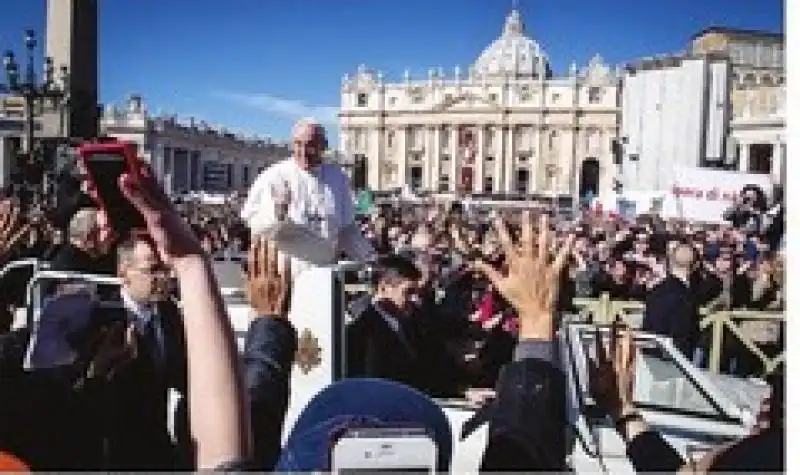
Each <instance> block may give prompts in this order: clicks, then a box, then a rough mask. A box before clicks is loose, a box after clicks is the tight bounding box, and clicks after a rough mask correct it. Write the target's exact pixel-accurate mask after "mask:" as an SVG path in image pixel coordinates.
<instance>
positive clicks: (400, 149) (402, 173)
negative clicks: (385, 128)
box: [394, 126, 408, 188]
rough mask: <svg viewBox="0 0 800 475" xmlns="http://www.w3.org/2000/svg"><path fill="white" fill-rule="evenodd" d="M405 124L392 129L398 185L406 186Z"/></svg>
mask: <svg viewBox="0 0 800 475" xmlns="http://www.w3.org/2000/svg"><path fill="white" fill-rule="evenodd" d="M407 130H408V129H407V128H406V126H402V127H400V128H399V129H396V130H395V131H394V151H395V152H394V153H395V157H396V160H397V173H398V178H399V180H398V181H399V183H398V184H399V185H400V187H401V188H402V187H404V186H406V183H407V182H408V156H407V155H406V134H407V133H408V132H407Z"/></svg>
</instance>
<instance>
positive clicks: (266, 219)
mask: <svg viewBox="0 0 800 475" xmlns="http://www.w3.org/2000/svg"><path fill="white" fill-rule="evenodd" d="M272 176H273V173H270V169H269V168H268V169H266V170H264V171H263V172H262V173H261V174H260V175H259V176H258V177H257V178H256V179H255V181H254V182H253V186H251V187H250V191H249V192H248V193H247V199H245V202H244V205H243V206H242V211H241V212H240V216H241V218H242V220H243V221H244V222H245V223H246V224H247V226H248V227H249V228H250V230H251V231H253V232H256V233H257V232H258V231H259V230H261V229H263V228H265V227H267V226H269V225H270V224H272V223H273V222H274V221H275V206H274V204H273V203H272V194H271V192H270V186H271V182H272V179H271V178H272Z"/></svg>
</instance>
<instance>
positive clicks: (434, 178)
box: [425, 126, 442, 193]
mask: <svg viewBox="0 0 800 475" xmlns="http://www.w3.org/2000/svg"><path fill="white" fill-rule="evenodd" d="M426 127H427V126H426ZM432 130H433V134H431V128H430V127H427V128H426V129H425V137H426V143H427V146H426V147H427V148H428V150H427V153H426V155H427V156H428V157H431V160H432V163H431V167H430V177H431V182H430V185H429V189H430V190H431V191H432V192H433V193H438V192H439V176H441V171H440V170H439V167H440V163H441V153H442V129H441V127H439V126H436V127H434V128H433V129H432ZM431 135H433V143H431V140H430V137H431Z"/></svg>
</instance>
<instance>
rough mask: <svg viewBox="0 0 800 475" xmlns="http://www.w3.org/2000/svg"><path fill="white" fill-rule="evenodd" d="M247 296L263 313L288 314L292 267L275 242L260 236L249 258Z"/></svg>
mask: <svg viewBox="0 0 800 475" xmlns="http://www.w3.org/2000/svg"><path fill="white" fill-rule="evenodd" d="M247 296H248V298H249V299H250V306H251V307H253V310H255V311H256V313H257V314H258V315H259V316H271V317H285V316H286V314H287V313H288V311H289V301H290V298H291V270H290V267H289V263H288V262H287V260H281V258H280V257H279V256H278V248H277V246H275V244H274V243H272V242H268V241H267V240H266V239H264V238H259V239H258V240H256V241H255V242H253V244H252V245H251V247H250V253H249V256H248V260H247Z"/></svg>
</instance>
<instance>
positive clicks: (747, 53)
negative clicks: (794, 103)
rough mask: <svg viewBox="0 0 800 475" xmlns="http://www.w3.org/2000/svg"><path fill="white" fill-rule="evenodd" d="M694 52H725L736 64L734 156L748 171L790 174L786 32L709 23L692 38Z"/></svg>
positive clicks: (733, 73)
mask: <svg viewBox="0 0 800 475" xmlns="http://www.w3.org/2000/svg"><path fill="white" fill-rule="evenodd" d="M690 49H691V51H692V52H693V53H696V54H697V53H723V54H725V55H726V56H727V57H728V58H729V61H730V64H731V73H730V74H731V88H730V130H729V133H730V141H731V147H730V149H729V150H730V152H731V157H730V159H731V160H732V161H735V162H737V163H738V169H739V170H740V171H743V172H755V173H771V174H772V175H773V177H774V181H776V182H780V183H783V182H784V177H785V175H786V70H785V64H786V63H785V49H784V36H783V35H782V34H778V33H769V32H763V31H752V30H739V29H731V28H718V27H714V28H708V29H706V30H703V31H701V32H700V33H698V34H696V35H695V36H694V37H693V38H692V42H691V46H690Z"/></svg>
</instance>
